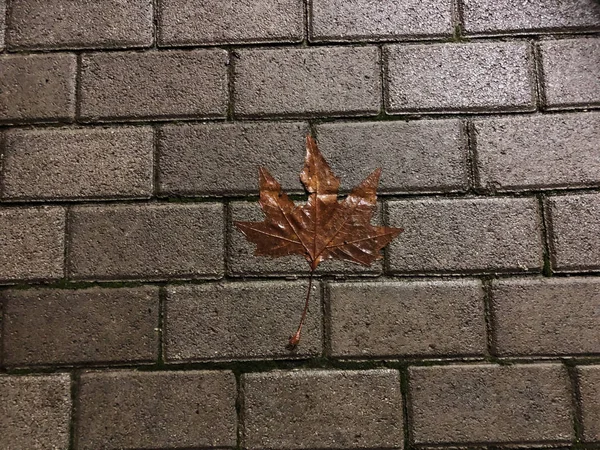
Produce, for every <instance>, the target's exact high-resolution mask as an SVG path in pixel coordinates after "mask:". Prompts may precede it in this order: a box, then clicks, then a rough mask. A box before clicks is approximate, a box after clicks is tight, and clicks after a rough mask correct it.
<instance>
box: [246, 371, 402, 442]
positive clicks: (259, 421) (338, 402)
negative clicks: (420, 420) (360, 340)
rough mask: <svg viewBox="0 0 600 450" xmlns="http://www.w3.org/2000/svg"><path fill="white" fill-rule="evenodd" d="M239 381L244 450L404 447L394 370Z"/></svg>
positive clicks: (258, 376)
mask: <svg viewBox="0 0 600 450" xmlns="http://www.w3.org/2000/svg"><path fill="white" fill-rule="evenodd" d="M242 383H243V386H244V402H243V405H244V406H243V408H244V409H243V414H244V429H243V437H242V440H243V443H242V445H243V446H244V448H248V449H259V448H260V449H265V448H269V449H276V448H286V449H312V448H398V449H401V448H402V444H403V431H402V397H401V395H400V374H399V373H398V371H396V370H362V371H342V370H329V371H326V370H300V371H292V372H283V371H281V372H280V371H274V372H267V373H251V374H244V375H243V376H242ZM359 411H360V413H358V412H359Z"/></svg>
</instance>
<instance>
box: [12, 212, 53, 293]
mask: <svg viewBox="0 0 600 450" xmlns="http://www.w3.org/2000/svg"><path fill="white" fill-rule="evenodd" d="M64 248H65V209H64V208H60V207H40V208H0V280H1V281H8V282H16V281H19V280H32V281H33V280H51V279H57V278H62V277H63V271H64Z"/></svg>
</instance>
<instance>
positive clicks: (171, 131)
mask: <svg viewBox="0 0 600 450" xmlns="http://www.w3.org/2000/svg"><path fill="white" fill-rule="evenodd" d="M307 131H308V127H307V125H306V124H305V123H303V122H278V123H249V124H246V123H233V124H230V123H227V124H221V123H219V124H183V125H165V126H163V127H161V128H160V131H159V133H158V136H159V137H158V154H159V156H158V165H159V175H158V177H159V186H160V188H159V189H160V193H161V194H163V195H164V194H176V195H228V194H230V195H235V194H238V195H239V194H257V193H258V168H259V167H266V168H267V169H268V170H269V172H270V173H271V174H272V175H273V176H274V177H275V178H276V179H277V180H278V181H279V182H280V183H281V185H282V186H283V188H284V189H285V190H286V192H288V193H290V192H304V189H303V187H302V185H301V184H300V178H299V173H300V170H301V168H302V165H303V164H304V153H305V151H306V150H305V138H306V133H307Z"/></svg>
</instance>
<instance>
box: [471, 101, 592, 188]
mask: <svg viewBox="0 0 600 450" xmlns="http://www.w3.org/2000/svg"><path fill="white" fill-rule="evenodd" d="M473 128H474V132H475V136H474V142H475V148H476V155H477V171H478V177H479V180H478V184H479V186H480V187H482V188H483V189H485V190H489V191H522V190H529V189H532V190H537V189H556V188H569V187H586V186H599V185H600V158H598V154H599V148H598V142H600V114H599V113H597V112H590V113H575V114H555V115H549V116H542V115H539V116H531V117H510V118H498V119H484V120H476V121H474V127H473Z"/></svg>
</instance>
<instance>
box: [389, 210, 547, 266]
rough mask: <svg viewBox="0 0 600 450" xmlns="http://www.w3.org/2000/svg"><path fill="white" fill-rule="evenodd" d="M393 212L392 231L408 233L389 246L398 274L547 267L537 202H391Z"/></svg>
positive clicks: (390, 214)
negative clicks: (395, 228)
mask: <svg viewBox="0 0 600 450" xmlns="http://www.w3.org/2000/svg"><path fill="white" fill-rule="evenodd" d="M388 211H389V224H390V226H394V227H402V228H404V232H403V233H402V234H401V235H400V236H399V237H398V238H397V239H395V240H394V241H392V243H391V244H390V246H389V247H388V255H389V268H390V270H391V271H393V272H406V273H440V272H441V273H444V272H448V273H454V272H514V271H534V272H539V271H540V270H541V268H542V259H543V255H542V234H541V232H542V224H541V218H540V211H539V207H538V203H537V201H536V199H534V198H465V199H455V198H448V199H424V200H402V201H390V202H388Z"/></svg>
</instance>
